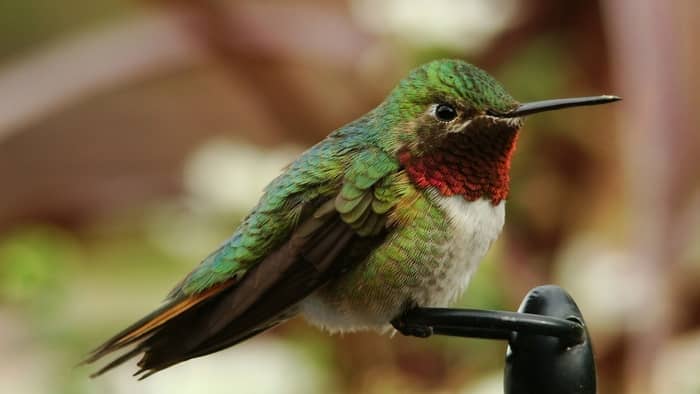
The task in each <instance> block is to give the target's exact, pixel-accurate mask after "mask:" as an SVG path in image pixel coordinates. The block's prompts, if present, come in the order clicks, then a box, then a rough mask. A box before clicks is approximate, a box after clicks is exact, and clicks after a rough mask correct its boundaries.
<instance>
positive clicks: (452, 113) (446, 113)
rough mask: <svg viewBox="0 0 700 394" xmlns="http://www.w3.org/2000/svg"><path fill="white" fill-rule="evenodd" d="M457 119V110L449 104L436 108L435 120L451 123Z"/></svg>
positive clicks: (439, 105)
mask: <svg viewBox="0 0 700 394" xmlns="http://www.w3.org/2000/svg"><path fill="white" fill-rule="evenodd" d="M456 117H457V110H456V109H454V107H453V106H451V105H449V104H438V105H437V106H436V107H435V118H436V119H437V120H439V121H441V122H450V121H452V120H454V118H456Z"/></svg>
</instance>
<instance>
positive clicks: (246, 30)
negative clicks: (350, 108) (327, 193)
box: [161, 0, 372, 139]
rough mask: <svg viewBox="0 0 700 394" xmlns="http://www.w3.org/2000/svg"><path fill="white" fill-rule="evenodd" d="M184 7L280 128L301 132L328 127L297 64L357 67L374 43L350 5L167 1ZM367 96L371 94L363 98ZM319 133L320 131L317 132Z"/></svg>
mask: <svg viewBox="0 0 700 394" xmlns="http://www.w3.org/2000/svg"><path fill="white" fill-rule="evenodd" d="M161 3H164V4H166V5H169V6H171V7H175V8H177V9H180V10H181V11H182V13H181V14H182V15H183V16H186V17H185V18H183V21H184V22H185V25H186V27H187V28H188V30H189V31H190V33H191V34H192V37H194V38H195V39H196V40H197V41H198V42H199V43H200V45H202V47H203V48H204V49H206V50H207V51H208V52H209V53H211V54H212V55H214V56H215V57H216V58H217V59H218V60H219V61H220V62H221V63H222V64H223V65H224V66H225V69H226V70H227V71H228V73H229V75H231V76H233V75H244V76H245V78H244V79H242V80H238V79H237V80H236V82H237V83H238V84H239V85H240V84H244V86H246V88H247V89H246V90H247V91H246V94H247V95H248V96H249V97H250V101H251V102H255V103H258V105H260V107H261V108H265V109H266V111H267V112H268V114H266V115H267V117H268V119H269V120H272V121H274V122H276V123H277V125H276V127H277V128H279V129H282V130H286V131H287V132H288V133H290V134H292V135H296V136H300V135H311V136H314V137H316V136H317V135H319V134H321V135H323V134H325V133H327V132H328V131H329V130H328V127H329V126H328V125H326V124H324V122H323V119H322V117H320V116H319V111H318V103H315V102H314V101H313V100H311V99H310V98H309V97H308V94H306V92H304V91H303V90H302V89H300V85H299V83H298V81H297V80H296V79H295V78H290V77H289V74H288V72H289V71H290V70H289V69H290V67H289V66H291V65H295V64H297V65H299V64H308V65H309V66H310V63H316V64H321V65H324V68H328V69H334V70H336V73H352V72H353V71H354V70H355V69H356V66H357V63H358V62H359V60H360V59H361V57H362V54H363V53H365V52H366V50H367V49H368V47H369V46H370V45H371V44H372V41H371V40H370V38H369V37H367V36H366V35H365V34H363V33H362V32H361V31H360V30H358V29H357V28H356V27H355V26H353V24H352V22H351V20H350V18H349V16H348V15H344V14H343V13H342V11H337V10H333V9H332V8H329V7H319V6H318V5H310V6H305V5H300V4H285V3H276V4H265V3H262V2H257V3H256V2H236V3H232V4H230V3H226V2H223V3H222V2H219V1H212V0H201V1H196V2H193V1H189V0H170V1H162V2H161ZM361 101H364V100H361ZM314 139H315V138H314Z"/></svg>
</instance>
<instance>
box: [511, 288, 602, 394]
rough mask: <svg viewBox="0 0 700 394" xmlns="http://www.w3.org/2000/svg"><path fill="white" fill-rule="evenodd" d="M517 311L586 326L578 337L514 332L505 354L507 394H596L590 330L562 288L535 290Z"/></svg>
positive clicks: (571, 299)
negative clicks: (562, 319)
mask: <svg viewBox="0 0 700 394" xmlns="http://www.w3.org/2000/svg"><path fill="white" fill-rule="evenodd" d="M518 312H521V313H532V314H538V315H544V316H551V317H558V318H564V319H567V320H570V321H574V322H577V323H580V324H582V325H583V327H584V330H583V331H582V332H580V335H578V336H577V337H555V336H543V335H533V334H529V333H523V332H513V333H512V334H511V337H510V339H509V346H508V349H507V351H506V368H505V377H504V391H505V393H506V394H595V392H596V370H595V360H594V358H593V348H592V346H591V341H590V338H589V337H588V331H587V330H586V329H585V323H584V320H583V316H582V315H581V312H580V311H579V309H578V307H577V306H576V303H575V302H574V300H573V298H571V296H570V295H569V294H568V293H566V291H564V289H562V288H561V287H559V286H554V285H546V286H540V287H536V288H534V289H532V290H531V291H530V292H529V293H528V294H527V296H525V298H524V299H523V302H522V304H521V305H520V309H518Z"/></svg>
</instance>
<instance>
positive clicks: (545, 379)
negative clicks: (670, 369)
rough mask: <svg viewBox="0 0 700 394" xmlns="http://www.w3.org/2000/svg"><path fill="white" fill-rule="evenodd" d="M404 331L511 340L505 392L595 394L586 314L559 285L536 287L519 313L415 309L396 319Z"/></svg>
mask: <svg viewBox="0 0 700 394" xmlns="http://www.w3.org/2000/svg"><path fill="white" fill-rule="evenodd" d="M392 324H393V325H394V327H395V328H396V329H397V330H398V331H399V332H401V333H402V334H404V335H411V336H417V337H422V338H425V337H428V336H430V335H434V334H435V335H449V336H457V337H474V338H487V339H505V340H508V349H507V351H506V366H505V377H504V392H505V393H506V394H534V393H537V394H550V393H551V394H555V393H556V394H595V392H596V371H595V360H594V358H593V349H592V346H591V341H590V338H589V337H588V332H587V330H586V325H585V323H584V320H583V316H582V315H581V312H580V311H579V309H578V307H577V306H576V303H575V302H574V300H573V298H571V296H570V295H569V294H567V293H566V291H564V289H562V288H561V287H559V286H554V285H547V286H540V287H536V288H534V289H532V290H530V292H529V293H528V294H527V296H525V298H524V299H523V302H522V304H521V305H520V308H519V309H518V312H504V311H489V310H478V309H449V308H414V309H411V310H409V311H408V312H407V313H405V314H404V315H403V316H401V317H400V318H398V319H396V320H395V321H393V322H392Z"/></svg>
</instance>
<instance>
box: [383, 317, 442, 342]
mask: <svg viewBox="0 0 700 394" xmlns="http://www.w3.org/2000/svg"><path fill="white" fill-rule="evenodd" d="M391 325H392V326H394V328H395V329H396V331H398V332H400V333H401V334H403V335H405V336H412V337H418V338H427V337H429V336H431V335H433V327H432V326H425V325H416V324H409V323H406V322H405V321H404V320H403V316H401V317H398V318H396V319H394V320H392V321H391Z"/></svg>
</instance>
